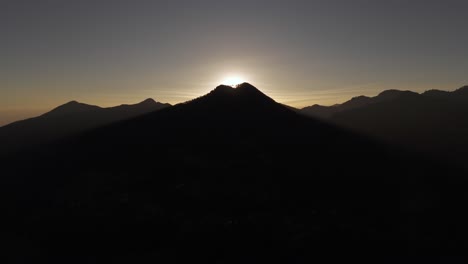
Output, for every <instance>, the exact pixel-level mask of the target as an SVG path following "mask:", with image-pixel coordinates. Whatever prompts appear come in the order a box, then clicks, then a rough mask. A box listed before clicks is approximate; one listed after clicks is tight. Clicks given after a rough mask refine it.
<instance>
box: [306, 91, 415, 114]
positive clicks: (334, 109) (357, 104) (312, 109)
mask: <svg viewBox="0 0 468 264" xmlns="http://www.w3.org/2000/svg"><path fill="white" fill-rule="evenodd" d="M415 94H416V93H414V92H411V91H399V90H387V91H383V92H382V93H380V94H379V95H378V96H376V97H367V96H357V97H354V98H352V99H351V100H349V101H347V102H345V103H343V104H336V105H333V106H321V105H313V106H308V107H304V108H302V109H301V110H300V112H301V113H303V114H305V115H309V116H312V117H316V118H322V119H324V118H325V119H328V118H331V117H332V116H333V115H334V114H337V113H340V112H344V111H348V110H352V109H356V108H361V107H365V106H368V105H371V104H375V103H381V102H388V101H392V100H395V99H398V98H401V97H405V96H406V97H409V96H413V95H415Z"/></svg>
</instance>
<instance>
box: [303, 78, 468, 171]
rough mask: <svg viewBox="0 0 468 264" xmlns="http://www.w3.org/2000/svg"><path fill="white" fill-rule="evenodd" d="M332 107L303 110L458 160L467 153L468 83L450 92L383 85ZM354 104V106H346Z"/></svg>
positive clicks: (409, 146) (462, 158) (361, 130)
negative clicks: (370, 95)
mask: <svg viewBox="0 0 468 264" xmlns="http://www.w3.org/2000/svg"><path fill="white" fill-rule="evenodd" d="M353 101H354V99H352V100H351V101H348V102H346V103H344V104H342V105H336V106H331V107H318V106H315V107H309V108H304V109H302V111H301V112H302V113H304V114H306V115H310V116H316V117H320V118H322V119H324V120H327V121H329V122H331V123H333V124H336V125H338V126H341V127H344V128H347V129H351V130H353V131H356V132H359V133H364V134H366V135H369V136H372V137H374V138H377V139H381V140H385V141H386V142H389V143H391V144H398V145H401V146H404V147H406V148H408V149H413V150H417V151H420V152H421V153H426V154H430V155H433V156H436V157H438V158H443V159H446V160H451V161H458V162H459V164H461V165H463V164H464V163H465V162H464V161H465V159H466V157H468V136H467V135H468V119H467V118H466V116H467V115H468V88H467V87H466V86H465V87H463V88H460V89H458V90H456V91H454V92H446V91H439V90H430V91H427V92H424V93H422V94H417V93H414V92H403V91H395V90H393V91H385V92H382V93H381V94H380V95H378V96H377V97H373V98H366V99H365V100H363V103H361V104H360V105H358V106H356V105H352V103H353ZM350 105H352V106H350Z"/></svg>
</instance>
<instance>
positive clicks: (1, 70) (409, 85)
mask: <svg viewBox="0 0 468 264" xmlns="http://www.w3.org/2000/svg"><path fill="white" fill-rule="evenodd" d="M467 10H468V1H466V0H392V1H388V0H353V1H349V0H302V1H298V0H290V1H286V0H283V1H278V0H262V1H259V0H257V1H256V0H237V1H232V0H231V1H226V0H199V1H193V0H185V1H183V0H165V1H161V0H153V1H150V0H126V1H124V0H112V1H110V0H80V1H76V0H43V1H37V0H3V1H1V3H0V32H1V36H2V41H1V42H0V58H1V60H0V125H2V124H6V123H8V122H11V121H14V120H17V119H22V118H25V117H30V116H34V115H38V114H40V113H42V112H45V111H47V110H50V109H51V108H53V107H55V106H57V105H60V104H63V103H65V102H67V101H70V100H78V101H82V102H85V103H89V104H96V105H101V106H111V105H119V104H122V103H137V102H139V101H142V100H144V99H145V98H149V97H151V98H154V99H155V100H157V101H160V102H169V103H178V102H183V101H186V100H190V99H192V98H194V97H198V96H200V95H203V94H205V93H207V92H208V91H210V90H211V89H213V88H214V87H216V86H217V85H218V84H220V83H222V82H223V81H226V80H229V81H230V82H235V81H233V80H240V79H241V80H245V81H248V82H250V83H252V84H253V85H255V86H256V87H258V88H259V89H260V90H262V91H263V92H264V93H266V94H267V95H269V96H271V97H272V98H274V99H275V100H276V101H278V102H282V103H286V104H290V105H292V106H296V107H302V106H307V105H312V104H315V103H318V104H324V105H330V104H334V103H339V102H343V101H345V100H347V99H350V98H351V97H353V96H357V95H369V96H372V95H376V94H378V93H379V92H380V91H382V90H385V89H402V90H413V91H418V92H421V91H424V90H429V89H443V90H454V89H456V88H459V87H461V86H463V85H466V84H468V60H467V58H468V48H467V47H468V34H467V26H468V16H467V15H466V11H467Z"/></svg>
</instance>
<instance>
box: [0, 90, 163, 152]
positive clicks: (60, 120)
mask: <svg viewBox="0 0 468 264" xmlns="http://www.w3.org/2000/svg"><path fill="white" fill-rule="evenodd" d="M169 106H170V104H163V103H159V102H156V101H154V100H153V99H147V100H145V101H143V102H141V103H138V104H134V105H120V106H116V107H109V108H102V107H99V106H94V105H87V104H83V103H79V102H76V101H72V102H69V103H66V104H64V105H61V106H59V107H57V108H55V109H53V110H52V111H50V112H48V113H45V114H43V115H41V116H39V117H35V118H30V119H27V120H23V121H18V122H14V123H12V124H9V125H6V126H3V127H0V145H1V146H2V150H1V151H0V154H1V153H9V152H12V151H19V150H21V149H23V148H25V147H31V146H36V145H39V144H46V143H49V142H51V141H56V140H59V139H61V138H65V137H67V136H71V135H74V134H79V133H81V132H84V131H87V130H90V129H93V128H97V127H101V126H104V125H108V124H111V123H114V122H118V121H123V120H126V119H130V118H133V117H136V116H139V115H142V114H145V113H149V112H153V111H157V110H160V109H163V108H166V107H169Z"/></svg>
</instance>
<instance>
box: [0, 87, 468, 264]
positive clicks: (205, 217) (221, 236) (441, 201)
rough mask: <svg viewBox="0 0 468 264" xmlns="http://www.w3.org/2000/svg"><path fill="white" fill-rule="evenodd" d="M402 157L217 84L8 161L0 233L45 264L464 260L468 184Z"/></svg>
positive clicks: (251, 92) (253, 92)
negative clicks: (446, 256) (452, 256)
mask: <svg viewBox="0 0 468 264" xmlns="http://www.w3.org/2000/svg"><path fill="white" fill-rule="evenodd" d="M396 154H398V155H396ZM400 154H402V153H396V152H394V151H389V150H388V149H385V148H383V146H379V145H376V144H375V143H373V142H370V141H368V140H366V139H364V138H361V137H359V136H356V135H354V134H351V133H348V132H346V131H342V130H339V129H337V128H335V127H333V126H330V125H327V124H325V123H322V122H319V121H316V120H313V119H309V118H307V117H304V116H302V115H299V114H297V113H295V112H294V111H292V110H290V109H288V108H286V107H284V106H282V105H280V104H277V103H276V102H274V101H273V100H272V99H270V98H268V97H267V96H265V95H264V94H262V93H261V92H260V91H258V90H257V89H256V88H255V87H253V86H251V85H249V84H243V85H240V86H239V87H238V88H236V89H233V88H231V87H227V86H220V87H218V88H216V89H215V90H214V91H212V92H211V93H209V94H208V95H206V96H203V97H200V98H198V99H195V100H193V101H191V102H188V103H185V104H179V105H176V106H174V107H171V108H167V109H163V110H161V111H158V112H154V113H150V114H147V115H144V116H140V117H137V118H134V119H131V120H128V121H125V122H121V123H118V124H114V125H110V126H107V127H104V128H100V129H96V130H94V131H92V132H89V133H86V134H83V135H81V136H79V137H75V138H72V139H69V140H66V141H63V142H62V143H61V144H58V145H55V146H51V147H50V148H47V149H38V150H37V151H36V152H34V153H29V154H24V155H21V156H20V158H19V159H14V158H12V159H10V160H9V162H8V164H9V165H10V166H7V167H6V168H7V169H6V175H7V177H6V179H9V180H10V182H8V183H7V184H4V185H2V186H10V187H9V188H7V189H6V190H5V192H2V194H3V195H7V196H8V198H9V200H8V201H13V202H9V203H8V206H6V207H5V208H6V209H5V211H6V212H7V215H9V216H11V223H10V226H9V230H10V231H9V232H6V234H7V235H9V237H11V240H12V241H16V243H17V244H18V245H22V246H21V247H18V248H20V252H22V253H23V256H26V257H30V258H31V259H34V260H36V261H37V259H46V260H48V261H49V262H54V261H55V262H63V261H68V260H73V261H75V262H93V261H99V260H101V259H105V260H112V261H114V262H119V261H121V262H129V261H137V262H154V261H159V262H172V263H178V262H187V261H198V260H203V261H204V262H210V263H246V262H247V263H249V262H250V263H256V262H271V263H284V262H286V263H303V262H310V261H313V260H317V259H318V258H319V257H320V256H326V257H327V260H328V261H329V262H330V261H333V260H335V259H338V258H340V257H342V256H346V258H347V259H349V258H354V257H356V258H357V259H359V260H361V261H363V260H364V259H366V258H369V257H370V254H369V252H372V254H375V255H377V256H378V257H377V259H374V260H377V262H380V261H381V260H382V259H383V258H385V257H388V256H393V255H407V254H413V255H418V254H423V255H424V254H428V252H430V253H432V254H442V253H444V252H445V253H446V252H461V251H462V250H464V249H465V240H464V237H465V236H464V235H465V234H466V230H465V227H464V223H465V220H466V219H465V217H464V212H465V209H463V207H462V206H461V205H463V204H464V203H465V202H466V199H465V196H464V195H463V192H460V189H463V188H464V186H466V185H463V184H464V182H463V181H462V180H460V179H459V178H457V176H459V175H458V174H456V171H452V170H451V169H448V168H446V167H442V166H439V165H437V164H436V163H426V162H425V160H422V159H416V158H414V157H412V156H411V155H400ZM24 163H26V164H28V166H17V164H24ZM10 168H11V169H10ZM441 176H443V177H441ZM12 197H16V199H13V198H12ZM2 201H6V199H2ZM455 209H457V210H455ZM9 219H10V218H9ZM24 245H26V246H24ZM10 247H11V248H12V249H11V250H10V252H15V250H14V249H15V248H16V247H15V243H11V244H10Z"/></svg>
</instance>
